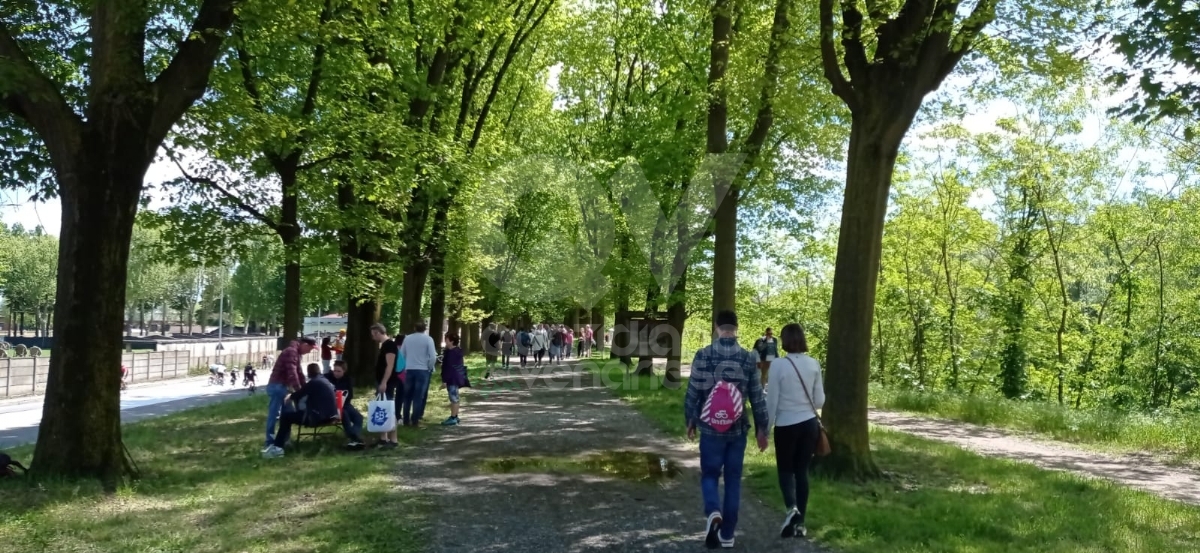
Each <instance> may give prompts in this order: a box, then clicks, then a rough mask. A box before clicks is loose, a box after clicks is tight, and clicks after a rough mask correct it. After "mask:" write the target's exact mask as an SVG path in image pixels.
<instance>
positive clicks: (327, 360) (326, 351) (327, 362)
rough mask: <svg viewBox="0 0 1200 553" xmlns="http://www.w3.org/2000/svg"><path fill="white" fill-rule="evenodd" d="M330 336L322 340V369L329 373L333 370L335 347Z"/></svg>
mask: <svg viewBox="0 0 1200 553" xmlns="http://www.w3.org/2000/svg"><path fill="white" fill-rule="evenodd" d="M330 344H331V339H330V337H329V336H326V337H324V338H321V368H322V369H324V370H325V372H326V373H329V372H330V371H332V370H333V347H331V345H330Z"/></svg>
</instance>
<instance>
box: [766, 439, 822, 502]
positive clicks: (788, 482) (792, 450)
mask: <svg viewBox="0 0 1200 553" xmlns="http://www.w3.org/2000/svg"><path fill="white" fill-rule="evenodd" d="M820 428H821V427H820V425H819V423H818V422H817V419H816V418H815V417H814V418H811V419H808V420H806V421H804V422H802V423H800V424H792V425H789V426H776V427H775V467H776V468H777V469H778V470H779V490H780V491H782V492H783V504H784V506H785V507H787V508H788V509H791V508H792V507H795V508H796V509H797V510H799V511H800V520H801V521H802V522H803V521H804V513H805V511H807V510H808V464H809V462H811V461H812V458H813V452H814V451H816V449H817V439H818V438H819V437H820V436H819V434H818V432H820Z"/></svg>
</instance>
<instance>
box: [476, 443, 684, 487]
mask: <svg viewBox="0 0 1200 553" xmlns="http://www.w3.org/2000/svg"><path fill="white" fill-rule="evenodd" d="M481 466H482V468H483V470H485V471H488V472H495V473H502V474H507V473H520V472H550V473H554V472H557V473H586V474H595V475H598V476H607V477H610V478H619V479H621V480H628V481H632V482H665V481H668V480H674V479H675V478H677V477H678V476H679V475H681V474H682V473H683V471H681V470H680V468H679V466H677V465H676V464H675V463H673V462H671V461H668V460H667V459H666V458H664V457H661V456H659V455H656V454H654V453H644V452H638V451H604V452H601V453H597V454H594V455H589V456H587V457H583V458H563V457H506V458H502V459H488V460H486V461H484V462H483V463H482V464H481Z"/></svg>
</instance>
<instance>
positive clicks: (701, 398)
mask: <svg viewBox="0 0 1200 553" xmlns="http://www.w3.org/2000/svg"><path fill="white" fill-rule="evenodd" d="M716 326H717V332H718V337H717V339H716V340H714V341H713V343H712V345H710V346H708V347H705V348H704V349H701V350H700V351H697V352H696V357H695V359H694V360H692V374H691V377H690V378H689V379H688V389H687V399H685V400H684V417H685V418H686V420H687V434H688V439H690V440H694V439H696V430H697V429H699V431H700V472H701V477H700V490H701V492H702V493H703V494H704V512H705V514H707V515H708V521H707V529H708V532H707V536H706V537H705V544H706V545H707V546H708V547H709V548H710V549H715V548H717V547H725V548H731V547H733V538H734V531H735V530H736V529H737V520H738V504H739V503H740V502H741V494H742V462H743V460H744V458H745V456H746V437H747V436H748V434H749V432H750V421H749V420H747V417H746V416H745V415H743V416H742V417H741V418H740V419H738V421H737V422H735V423H734V426H733V428H730V429H729V430H727V431H725V432H718V431H717V430H715V429H713V427H712V426H710V425H709V424H708V423H706V422H704V421H702V420H700V412H701V410H702V409H703V408H704V403H705V401H706V400H707V399H708V396H709V394H710V393H712V390H713V389H714V388H715V387H716V386H717V383H718V382H721V381H725V382H729V383H732V384H734V385H736V386H737V389H738V391H739V392H740V393H741V395H742V398H749V399H750V407H751V410H752V411H753V413H754V428H755V429H756V430H757V435H756V438H757V441H758V449H759V451H765V450H766V449H767V425H768V417H767V402H766V400H765V399H764V397H763V388H762V381H761V380H760V377H759V374H758V366H757V361H758V356H757V355H755V354H754V353H751V352H750V351H747V350H746V349H745V348H743V347H742V346H741V345H739V344H738V341H737V326H738V322H737V314H735V313H734V312H732V311H721V312H720V313H717V320H716ZM722 474H724V475H725V501H724V509H723V510H722V509H721V505H722V502H721V495H720V490H719V489H718V482H719V481H720V479H721V475H722Z"/></svg>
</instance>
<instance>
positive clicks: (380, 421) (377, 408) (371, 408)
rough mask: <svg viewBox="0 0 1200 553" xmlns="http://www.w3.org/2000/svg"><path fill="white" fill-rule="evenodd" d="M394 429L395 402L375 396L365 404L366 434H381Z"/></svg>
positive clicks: (381, 396)
mask: <svg viewBox="0 0 1200 553" xmlns="http://www.w3.org/2000/svg"><path fill="white" fill-rule="evenodd" d="M395 429H396V402H395V401H392V400H390V399H387V398H386V397H384V395H383V394H378V395H376V396H375V399H374V400H371V401H370V402H368V403H367V432H371V433H375V434H381V433H383V432H391V431H393V430H395Z"/></svg>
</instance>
